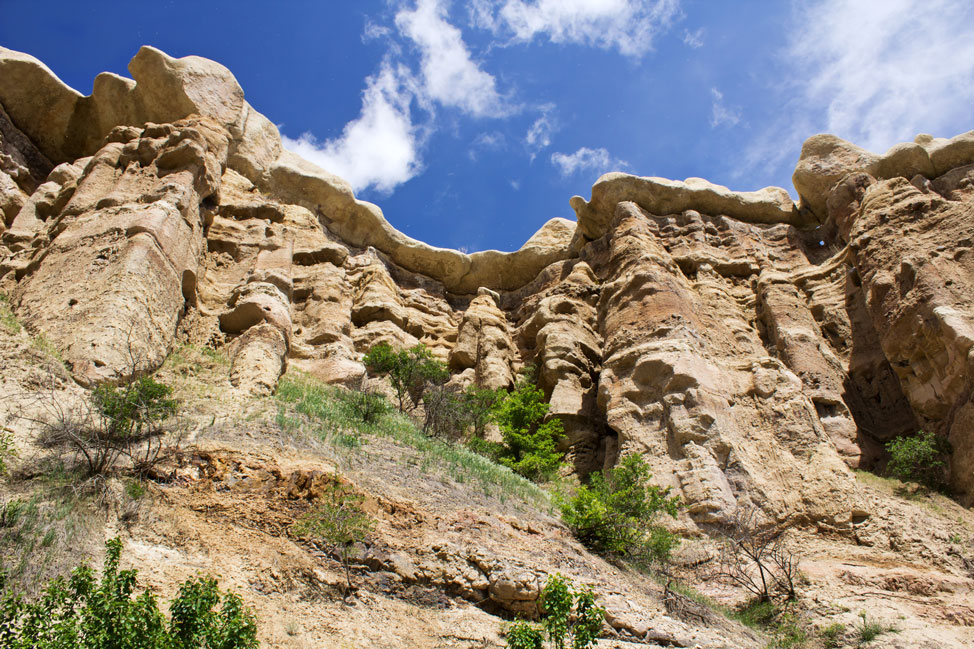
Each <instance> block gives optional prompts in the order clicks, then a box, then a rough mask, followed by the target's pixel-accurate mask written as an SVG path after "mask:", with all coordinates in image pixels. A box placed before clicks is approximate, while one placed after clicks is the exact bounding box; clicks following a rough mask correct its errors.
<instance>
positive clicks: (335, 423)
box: [277, 375, 551, 511]
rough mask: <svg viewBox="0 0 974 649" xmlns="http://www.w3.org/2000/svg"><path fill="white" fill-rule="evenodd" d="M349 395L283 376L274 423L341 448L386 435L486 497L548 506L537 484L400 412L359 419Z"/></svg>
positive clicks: (421, 462)
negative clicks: (432, 433) (434, 433)
mask: <svg viewBox="0 0 974 649" xmlns="http://www.w3.org/2000/svg"><path fill="white" fill-rule="evenodd" d="M349 394H350V393H348V392H347V391H344V390H341V389H339V388H335V387H331V386H327V385H324V384H322V383H320V382H318V381H316V380H314V379H313V378H311V377H308V376H306V375H292V376H285V377H284V378H282V379H281V381H280V383H279V384H278V386H277V399H278V400H279V401H280V402H281V404H282V406H283V407H282V408H280V409H279V412H278V415H277V423H278V425H280V426H281V427H282V428H284V429H285V430H297V429H300V430H308V431H309V432H311V433H312V434H314V435H315V436H316V437H318V438H319V439H321V440H323V441H326V442H328V443H331V444H332V445H334V446H338V447H343V448H345V449H356V448H358V447H359V446H361V445H362V444H364V443H367V441H368V440H369V439H370V438H386V439H389V440H392V441H394V442H395V443H397V444H400V445H402V446H406V447H409V448H411V449H413V450H415V451H416V455H417V457H415V458H413V462H414V463H415V464H416V465H417V466H419V467H420V469H422V470H424V471H426V470H429V469H431V468H434V467H435V468H437V469H438V470H439V471H441V472H443V473H445V474H446V475H448V476H449V477H450V478H452V480H453V481H454V482H458V483H472V484H476V485H478V486H479V487H480V488H482V489H483V491H484V493H485V494H486V495H488V496H497V497H498V498H499V499H501V500H502V501H503V500H504V499H505V498H506V497H513V498H517V499H519V500H521V501H523V502H525V503H528V504H530V505H533V506H535V507H539V508H542V509H545V510H546V511H550V510H551V501H550V498H549V496H548V494H547V493H546V492H545V491H544V490H543V489H541V488H540V487H539V486H538V485H536V484H534V483H533V482H531V481H530V480H527V479H525V478H522V477H521V476H519V475H517V474H516V473H514V472H513V471H511V470H510V469H508V468H507V467H503V466H500V465H499V464H496V463H494V462H492V461H491V460H489V459H488V458H486V457H484V456H482V455H478V454H477V453H474V452H473V451H471V450H469V449H467V448H466V447H464V446H461V445H459V444H454V443H451V442H447V441H444V440H441V439H437V438H432V437H428V436H427V435H426V434H425V433H423V432H422V431H421V430H420V429H419V428H418V427H417V426H416V424H414V423H413V422H412V421H411V420H410V419H409V418H408V417H406V416H405V415H402V414H400V413H398V412H394V411H392V410H391V409H389V411H387V412H384V413H382V414H380V415H379V416H378V417H377V418H376V420H375V421H374V422H372V423H366V422H364V421H362V420H361V418H360V417H358V416H357V415H356V413H355V409H354V403H353V401H352V399H351V398H350V397H349V396H348V395H349ZM295 415H301V416H303V418H302V417H299V416H295Z"/></svg>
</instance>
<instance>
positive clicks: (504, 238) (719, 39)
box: [0, 0, 974, 251]
mask: <svg viewBox="0 0 974 649" xmlns="http://www.w3.org/2000/svg"><path fill="white" fill-rule="evenodd" d="M43 7H44V9H43V12H42V13H39V12H38V5H35V4H32V3H26V2H13V1H12V0H0V15H2V16H3V20H2V22H0V45H3V46H5V47H10V48H13V49H16V50H21V51H25V52H28V53H30V54H32V55H34V56H36V57H38V58H39V59H41V60H42V61H44V62H45V63H46V64H47V65H48V66H49V67H50V68H51V69H52V70H54V72H55V73H56V74H58V76H60V77H61V78H62V79H63V80H64V81H65V82H66V83H68V84H69V85H71V86H73V87H74V88H76V89H78V90H79V91H81V92H84V93H89V92H90V91H91V83H92V80H93V79H94V77H95V75H96V74H98V73H99V72H101V71H103V70H109V71H112V72H117V73H119V74H126V75H127V72H126V65H127V63H128V61H129V59H130V58H131V57H132V56H133V55H134V54H135V52H136V51H137V50H138V47H139V46H140V45H142V44H150V45H154V46H156V47H159V48H161V49H163V50H165V51H166V52H168V53H169V54H171V55H173V56H186V55H190V54H195V55H199V56H205V57H207V58H211V59H214V60H216V61H219V62H220V63H222V64H224V65H226V66H227V67H228V68H230V70H232V71H233V73H234V74H235V75H236V77H237V79H238V80H239V81H240V84H241V86H242V87H243V89H244V91H245V93H246V95H247V99H248V100H249V101H250V103H251V104H252V105H253V106H254V107H255V108H257V110H259V111H261V112H262V113H264V114H265V115H266V116H267V117H268V118H270V119H271V120H272V121H274V122H275V123H276V124H278V125H279V126H280V128H281V132H282V134H283V135H285V136H286V137H287V146H288V147H289V148H291V149H292V150H295V151H297V152H299V153H301V154H302V155H304V156H305V157H308V158H309V159H311V160H313V161H315V162H317V163H318V164H320V165H321V166H323V167H325V168H327V169H328V170H329V171H333V172H335V173H338V174H339V175H341V176H343V177H345V178H346V179H347V180H349V181H350V182H351V183H352V185H353V186H354V187H355V188H356V193H357V195H358V196H360V197H362V198H365V199H367V200H371V201H373V202H375V203H377V204H378V205H380V206H381V207H382V209H383V211H384V213H385V215H386V218H388V219H389V221H390V222H392V224H393V225H395V226H396V227H397V228H399V229H400V230H402V231H403V232H405V233H407V234H409V235H410V236H413V237H416V238H418V239H421V240H423V241H426V242H428V243H430V244H433V245H438V246H446V247H452V248H460V249H466V250H469V251H474V250H482V249H487V248H496V249H501V250H511V249H516V248H517V247H519V246H520V245H521V244H522V243H523V242H524V241H525V240H526V239H527V238H528V237H529V236H530V235H531V234H532V233H533V232H534V231H535V230H537V228H538V227H540V226H541V224H543V223H544V222H545V221H546V220H548V219H549V218H552V217H555V216H561V217H567V218H574V215H573V213H572V211H571V208H570V207H569V206H568V199H569V198H570V197H571V196H572V195H573V194H581V195H583V196H585V197H586V198H587V197H588V196H589V193H590V189H591V185H592V183H594V182H595V180H596V179H597V178H598V177H599V175H601V174H602V173H604V172H607V171H613V170H621V171H627V172H629V173H634V174H637V175H645V176H663V177H667V178H675V179H684V178H686V177H689V176H699V177H703V178H707V179H708V180H711V181H713V182H717V183H720V184H723V185H727V186H729V187H731V188H732V189H740V190H751V189H758V188H760V187H764V186H766V185H779V186H782V187H785V188H786V189H788V190H789V191H791V192H792V193H793V194H794V189H793V188H792V186H791V181H790V178H791V172H792V171H793V169H794V165H795V162H796V161H797V159H798V153H799V151H800V148H801V143H802V142H803V141H804V139H805V138H807V137H808V136H810V135H813V134H815V133H818V132H832V133H836V134H838V135H840V136H842V137H844V138H846V139H849V140H851V141H853V142H855V143H857V144H860V145H862V146H864V147H866V148H869V149H871V150H875V151H884V150H885V149H886V148H888V147H889V146H891V145H893V144H895V143H896V142H900V141H905V140H910V139H912V138H913V136H914V135H915V134H916V133H918V132H928V133H932V134H934V135H936V136H947V137H949V136H953V135H955V134H957V133H960V132H963V131H967V130H969V129H971V128H974V110H972V108H974V3H971V2H969V1H967V0H923V1H922V2H921V1H920V0H870V1H867V0H808V1H807V2H802V3H794V4H793V3H788V2H757V1H753V2H748V1H742V2H718V1H716V0H710V1H703V0H697V1H693V0H468V1H467V2H460V1H453V2H451V1H449V0H356V1H349V2H337V1H320V2H313V1H310V0H306V1H293V2H287V1H281V2H266V1H263V2H260V1H243V0H237V1H236V2H225V3H215V2H209V3H208V2H192V3H190V2H136V1H132V2H126V3H118V2H98V1H94V0H91V1H88V2H77V1H74V2H64V3H58V2H45V3H43Z"/></svg>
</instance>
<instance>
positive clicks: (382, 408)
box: [342, 390, 389, 424]
mask: <svg viewBox="0 0 974 649" xmlns="http://www.w3.org/2000/svg"><path fill="white" fill-rule="evenodd" d="M342 397H343V400H344V402H345V403H346V404H347V405H348V408H349V410H351V412H352V414H353V415H354V416H355V418H356V419H359V420H361V421H362V422H363V423H366V424H374V423H376V422H377V421H379V419H381V418H382V416H383V415H385V414H386V413H388V412H389V402H387V401H386V399H385V397H384V396H382V395H381V394H379V393H378V392H372V391H370V390H350V391H348V392H346V393H344V394H343V395H342Z"/></svg>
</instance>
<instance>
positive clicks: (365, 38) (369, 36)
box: [362, 17, 392, 43]
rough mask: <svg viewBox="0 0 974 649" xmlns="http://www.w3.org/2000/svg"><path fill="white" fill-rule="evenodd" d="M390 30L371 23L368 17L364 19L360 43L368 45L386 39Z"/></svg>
mask: <svg viewBox="0 0 974 649" xmlns="http://www.w3.org/2000/svg"><path fill="white" fill-rule="evenodd" d="M391 33H392V30H391V29H389V28H388V27H386V26H385V25H380V24H378V23H375V22H372V20H370V19H369V18H368V17H366V19H365V29H363V30H362V42H363V43H368V42H369V41H375V40H381V39H384V38H388V36H389V34H391Z"/></svg>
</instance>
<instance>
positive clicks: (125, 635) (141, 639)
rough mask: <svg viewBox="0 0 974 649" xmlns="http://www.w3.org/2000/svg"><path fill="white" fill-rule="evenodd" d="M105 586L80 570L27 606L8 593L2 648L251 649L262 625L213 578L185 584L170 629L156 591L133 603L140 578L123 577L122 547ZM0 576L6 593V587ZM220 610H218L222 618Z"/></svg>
mask: <svg viewBox="0 0 974 649" xmlns="http://www.w3.org/2000/svg"><path fill="white" fill-rule="evenodd" d="M105 545H106V548H107V556H106V558H105V566H104V569H103V571H102V576H101V580H96V579H95V576H94V572H93V571H92V570H91V568H90V567H88V566H87V565H81V566H79V567H78V568H75V570H74V571H73V572H72V574H71V578H70V579H69V580H65V579H64V578H61V577H59V578H56V579H53V580H51V581H50V582H48V584H47V586H46V587H45V589H44V592H43V593H42V594H41V597H40V598H39V599H38V600H37V601H34V602H27V601H25V600H24V599H23V598H22V597H20V596H18V595H15V594H12V593H6V594H5V595H4V597H3V600H2V601H0V646H2V647H4V648H5V649H62V648H66V647H72V649H109V648H110V649H168V648H174V649H252V648H254V647H258V646H259V645H258V642H257V620H256V617H255V616H254V614H253V613H252V612H251V611H250V610H249V609H248V608H247V607H245V606H244V605H243V601H242V600H241V599H240V597H238V596H237V595H235V594H233V593H221V592H220V589H219V587H218V586H217V582H216V580H215V579H213V578H211V577H197V578H195V579H190V580H189V581H187V582H185V583H183V584H182V586H181V587H180V589H179V594H178V595H177V596H176V598H175V599H174V600H173V601H172V603H171V605H170V607H169V608H170V611H171V617H170V620H169V622H168V624H167V622H166V619H165V616H163V614H162V613H161V612H160V610H159V606H158V604H157V602H156V598H155V595H153V593H152V591H150V590H144V591H143V592H142V593H141V594H140V595H138V596H137V597H135V598H133V594H134V592H135V588H136V577H137V571H135V570H119V569H118V566H119V558H120V555H121V551H122V543H121V541H119V540H118V539H112V540H110V541H108V542H107V543H106V544H105ZM2 581H3V579H2V575H0V586H2V585H3V584H2ZM217 607H219V610H217Z"/></svg>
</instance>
